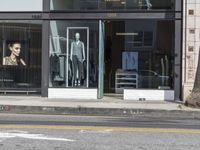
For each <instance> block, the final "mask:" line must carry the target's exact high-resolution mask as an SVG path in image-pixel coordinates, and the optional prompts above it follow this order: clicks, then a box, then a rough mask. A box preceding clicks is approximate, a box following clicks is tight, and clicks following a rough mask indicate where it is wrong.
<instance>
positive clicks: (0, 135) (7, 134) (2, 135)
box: [0, 130, 74, 142]
mask: <svg viewBox="0 0 200 150" xmlns="http://www.w3.org/2000/svg"><path fill="white" fill-rule="evenodd" d="M17 137H18V138H25V139H33V140H51V141H64V142H74V140H71V139H65V138H55V137H49V136H45V135H43V134H30V133H28V132H26V131H19V130H13V131H12V130H9V131H3V132H0V142H2V141H4V140H7V139H11V138H17Z"/></svg>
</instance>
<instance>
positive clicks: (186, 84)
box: [182, 0, 200, 100]
mask: <svg viewBox="0 0 200 150" xmlns="http://www.w3.org/2000/svg"><path fill="white" fill-rule="evenodd" d="M199 8H200V2H199V1H198V0H185V1H184V13H183V20H184V22H183V61H182V65H183V70H182V78H183V80H182V87H183V89H182V93H183V99H184V100H185V99H186V98H187V96H188V95H189V94H190V93H191V91H192V88H193V85H194V82H195V76H196V69H197V65H198V59H199V50H200V10H199Z"/></svg>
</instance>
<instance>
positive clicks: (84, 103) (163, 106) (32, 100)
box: [0, 96, 200, 118]
mask: <svg viewBox="0 0 200 150" xmlns="http://www.w3.org/2000/svg"><path fill="white" fill-rule="evenodd" d="M0 112H1V113H26V114H30V113H31V114H48V115H57V114H59V115H106V116H147V117H148V116H149V117H157V116H163V117H187V118H200V109H194V108H189V107H185V106H184V105H183V104H181V103H178V102H166V101H124V100H122V98H120V97H105V98H104V99H102V100H73V99H70V100H69V99H47V98H42V97H36V96H0Z"/></svg>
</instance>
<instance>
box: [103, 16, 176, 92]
mask: <svg viewBox="0 0 200 150" xmlns="http://www.w3.org/2000/svg"><path fill="white" fill-rule="evenodd" d="M174 30H175V25H174V21H162V20H122V21H120V20H119V21H109V20H108V21H106V22H105V37H106V38H105V43H106V44H105V82H104V85H105V92H117V93H121V92H123V89H127V88H131V89H138V88H139V89H173V88H174V85H173V82H174V72H173V70H174V39H175V38H174V37H175V35H174Z"/></svg>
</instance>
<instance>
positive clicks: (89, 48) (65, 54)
mask: <svg viewBox="0 0 200 150" xmlns="http://www.w3.org/2000/svg"><path fill="white" fill-rule="evenodd" d="M50 29H51V31H50V32H51V35H50V55H49V57H50V84H49V86H50V87H74V88H93V87H97V81H98V48H99V45H98V39H99V37H98V36H99V35H98V21H51V22H50Z"/></svg>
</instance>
